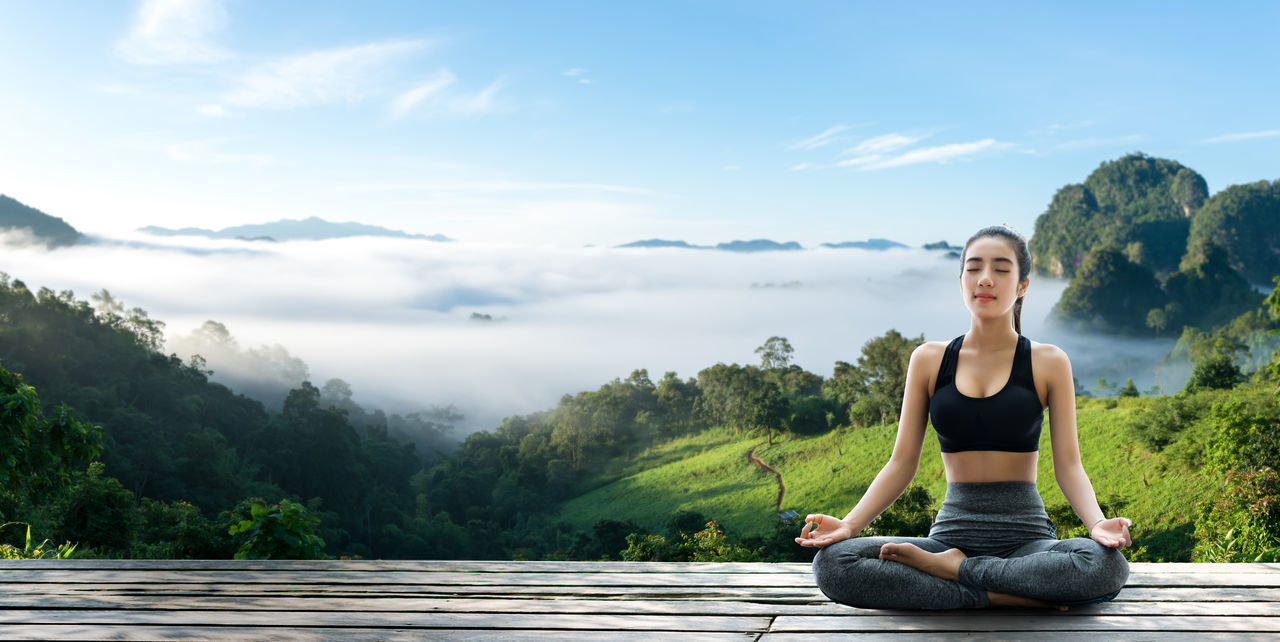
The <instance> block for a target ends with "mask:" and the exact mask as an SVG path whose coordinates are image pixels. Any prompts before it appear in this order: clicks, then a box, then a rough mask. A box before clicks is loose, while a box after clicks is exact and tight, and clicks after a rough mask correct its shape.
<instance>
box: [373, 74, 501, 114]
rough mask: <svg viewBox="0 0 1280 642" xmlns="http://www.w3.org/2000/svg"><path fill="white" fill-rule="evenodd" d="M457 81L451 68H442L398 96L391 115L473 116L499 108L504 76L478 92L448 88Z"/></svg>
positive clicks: (392, 105) (393, 102)
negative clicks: (497, 98)
mask: <svg viewBox="0 0 1280 642" xmlns="http://www.w3.org/2000/svg"><path fill="white" fill-rule="evenodd" d="M456 82H457V77H456V76H454V75H453V73H451V72H450V71H449V70H448V69H442V70H440V72H438V73H437V74H436V75H435V77H434V78H432V79H431V80H429V81H427V82H426V83H424V84H422V85H420V86H418V87H415V88H414V89H410V90H409V91H407V92H405V93H403V94H401V95H399V96H398V97H396V99H395V100H393V101H392V102H391V115H392V116H395V117H397V118H399V117H403V116H407V115H409V114H411V113H420V114H426V115H431V116H438V115H454V116H473V115H477V114H487V113H492V112H496V111H499V110H500V109H499V105H498V103H497V101H496V100H495V99H494V96H496V95H497V93H498V92H499V91H500V90H501V89H502V87H503V85H504V81H503V79H502V78H498V79H496V80H494V81H493V82H491V83H489V86H487V87H485V88H484V89H481V90H479V91H476V92H459V91H449V88H450V87H451V86H452V85H454V84H455V83H456Z"/></svg>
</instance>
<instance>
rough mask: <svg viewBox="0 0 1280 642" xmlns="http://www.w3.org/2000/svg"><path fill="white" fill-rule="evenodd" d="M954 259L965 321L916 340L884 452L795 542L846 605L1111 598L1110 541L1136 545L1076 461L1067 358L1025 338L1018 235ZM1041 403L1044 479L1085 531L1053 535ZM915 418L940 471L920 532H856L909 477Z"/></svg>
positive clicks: (1121, 562)
mask: <svg viewBox="0 0 1280 642" xmlns="http://www.w3.org/2000/svg"><path fill="white" fill-rule="evenodd" d="M961 263H962V267H961V269H962V271H961V273H960V293H961V295H962V296H963V298H964V303H965V306H966V307H968V308H969V312H970V313H971V319H970V324H969V331H968V332H967V333H965V334H964V335H962V336H959V337H956V338H955V340H953V341H951V342H950V343H949V344H948V343H945V342H941V341H931V342H927V343H924V344H922V345H921V346H919V347H918V348H916V349H915V351H914V352H913V353H912V354H911V361H910V363H909V365H908V367H907V382H906V392H905V394H904V395H903V400H902V416H901V421H900V422H899V424H898V436H897V440H896V441H895V442H894V446H893V455H892V456H890V458H889V462H888V463H887V464H885V466H884V468H883V469H881V471H880V473H879V474H878V475H876V478H875V480H874V481H872V482H871V485H870V486H869V487H868V488H867V492H866V493H865V494H864V495H863V496H862V499H861V500H860V501H858V504H857V506H854V507H853V510H851V511H849V514H848V515H846V516H845V517H844V519H840V518H837V517H832V516H831V515H821V514H814V515H809V516H807V517H805V525H804V527H803V528H801V530H800V536H799V537H797V538H796V542H797V543H798V544H800V545H802V546H815V547H821V548H820V550H819V551H818V552H817V554H816V555H815V556H814V558H813V574H814V578H815V579H816V580H817V584H818V587H819V588H820V589H822V592H823V593H824V594H826V595H827V596H828V597H830V598H831V599H833V600H835V601H837V602H841V603H843V604H848V605H851V606H857V607H863V608H922V609H953V608H981V607H986V606H993V605H994V606H1001V605H1018V606H1057V607H1060V608H1065V607H1066V606H1069V605H1075V604H1085V603H1090V602H1099V601H1104V600H1109V599H1112V598H1114V597H1115V596H1116V594H1117V593H1119V591H1120V587H1122V586H1124V583H1125V580H1126V579H1127V578H1128V576H1129V564H1128V562H1127V561H1125V559H1124V556H1123V555H1121V554H1120V551H1119V549H1121V548H1123V547H1125V546H1128V545H1131V544H1132V543H1133V541H1132V540H1131V539H1130V537H1129V526H1130V525H1131V522H1130V521H1129V520H1128V519H1126V518H1124V517H1112V518H1110V519H1108V518H1107V517H1106V516H1105V515H1103V513H1102V510H1101V509H1100V508H1099V507H1098V500H1097V497H1096V496H1095V495H1094V491H1093V486H1092V484H1090V482H1089V477H1088V476H1087V475H1086V474H1085V472H1084V467H1083V465H1082V464H1081V462H1080V449H1079V444H1078V443H1077V440H1076V414H1075V410H1076V404H1075V387H1074V383H1073V381H1072V378H1071V362H1070V361H1069V360H1068V359H1067V355H1066V354H1065V353H1064V352H1063V351H1062V350H1060V349H1059V348H1057V347H1056V346H1052V345H1048V344H1042V343H1036V344H1033V343H1032V342H1031V341H1030V340H1028V339H1027V338H1026V337H1024V336H1022V321H1021V312H1022V298H1023V296H1024V295H1025V294H1026V291H1027V287H1028V286H1029V285H1030V282H1031V281H1030V279H1029V278H1028V276H1029V274H1030V272H1031V255H1030V253H1029V252H1028V251H1027V243H1026V240H1025V239H1023V238H1022V236H1021V235H1020V234H1018V233H1017V232H1014V231H1013V230H1012V229H1010V228H1007V227H1000V226H996V227H988V228H985V229H982V230H979V231H978V233H977V234H975V235H974V236H973V237H972V238H970V239H969V242H968V243H966V244H965V248H964V253H963V254H962V256H961ZM1046 407H1047V408H1048V411H1049V430H1050V438H1049V441H1050V444H1051V445H1052V449H1053V470H1054V476H1055V478H1056V479H1057V481H1058V487H1059V488H1061V489H1062V494H1063V495H1065V496H1066V498H1067V501H1069V502H1070V503H1071V507H1072V508H1073V509H1075V512H1076V515H1079V516H1080V520H1081V521H1082V522H1083V523H1084V524H1085V525H1087V526H1088V528H1089V535H1090V539H1084V538H1075V539H1066V540H1059V539H1057V538H1056V536H1055V533H1054V530H1053V524H1052V522H1050V521H1049V517H1048V515H1046V514H1045V511H1044V503H1043V502H1042V501H1041V499H1040V494H1039V492H1038V491H1037V490H1036V462H1037V460H1038V459H1039V453H1038V452H1037V451H1038V450H1039V444H1040V428H1041V422H1042V421H1043V419H1044V411H1045V409H1046ZM926 420H932V422H933V428H934V430H935V431H936V432H937V433H938V442H939V443H940V444H941V449H942V463H943V466H944V467H945V468H946V472H947V493H946V498H945V500H944V501H943V504H942V508H941V509H940V510H939V511H938V514H937V516H936V518H935V519H934V522H933V526H932V527H931V528H930V529H929V536H928V537H855V536H856V535H857V534H858V533H859V532H861V531H862V529H863V528H865V527H866V526H867V524H868V523H870V522H871V520H872V519H875V517H876V516H877V515H879V514H880V513H882V512H883V511H884V510H885V509H886V508H888V507H889V505H890V504H892V503H893V502H894V500H896V499H897V498H898V496H899V495H901V494H902V492H903V490H905V489H906V487H907V484H909V483H910V482H911V479H912V478H913V477H914V476H915V474H916V470H917V468H918V467H919V464H920V455H921V451H922V449H923V444H924V435H925V426H926Z"/></svg>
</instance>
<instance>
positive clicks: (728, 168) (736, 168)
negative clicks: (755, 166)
mask: <svg viewBox="0 0 1280 642" xmlns="http://www.w3.org/2000/svg"><path fill="white" fill-rule="evenodd" d="M741 169H742V166H741V165H725V166H724V171H726V172H737V171H740V170H741Z"/></svg>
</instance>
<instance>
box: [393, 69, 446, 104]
mask: <svg viewBox="0 0 1280 642" xmlns="http://www.w3.org/2000/svg"><path fill="white" fill-rule="evenodd" d="M456 80H457V77H456V76H454V75H453V73H452V72H450V71H449V70H448V69H441V70H440V71H438V72H436V75H435V76H434V77H433V78H431V80H428V81H427V82H425V83H423V84H421V85H418V86H417V87H414V88H413V89H410V90H409V91H406V92H404V93H403V94H400V95H399V96H398V97H397V98H396V99H395V100H393V101H392V102H391V113H392V115H394V116H403V115H405V114H407V113H409V112H410V111H413V109H414V108H415V107H417V106H418V105H420V104H422V101H424V100H427V99H428V98H431V97H432V96H434V95H436V94H438V93H440V91H441V90H442V89H444V88H445V87H448V86H449V85H452V84H453V83H454V81H456Z"/></svg>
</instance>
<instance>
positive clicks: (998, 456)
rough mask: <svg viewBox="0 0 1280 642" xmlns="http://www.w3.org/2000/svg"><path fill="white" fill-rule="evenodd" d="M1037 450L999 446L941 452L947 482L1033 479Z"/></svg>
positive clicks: (1038, 456)
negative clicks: (1011, 448)
mask: <svg viewBox="0 0 1280 642" xmlns="http://www.w3.org/2000/svg"><path fill="white" fill-rule="evenodd" d="M1039 459H1040V453H1038V452H1029V453H1011V452H1005V451H1002V450H966V451H963V452H958V453H942V464H943V466H944V467H945V468H946V469H947V481H949V482H960V483H970V482H1001V481H1027V482H1035V481H1036V462H1037V461H1038V460H1039Z"/></svg>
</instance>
